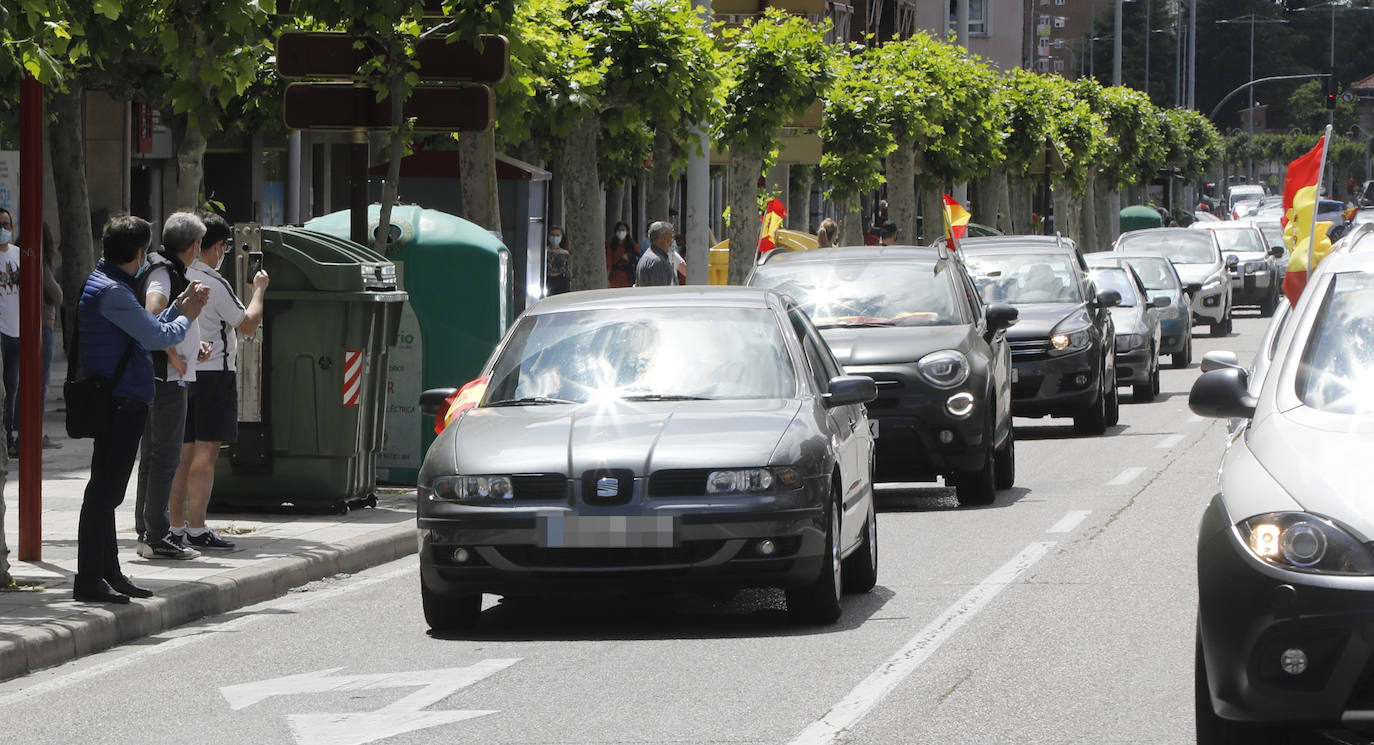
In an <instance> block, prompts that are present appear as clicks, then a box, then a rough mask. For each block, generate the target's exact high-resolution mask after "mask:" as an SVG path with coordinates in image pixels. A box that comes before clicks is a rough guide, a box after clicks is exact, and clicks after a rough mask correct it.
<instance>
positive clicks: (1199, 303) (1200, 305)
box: [1192, 282, 1231, 326]
mask: <svg viewBox="0 0 1374 745" xmlns="http://www.w3.org/2000/svg"><path fill="white" fill-rule="evenodd" d="M1230 289H1231V288H1230V285H1229V284H1227V283H1225V282H1223V283H1221V284H1219V285H1217V286H1216V287H1214V288H1212V289H1210V290H1199V291H1198V294H1197V297H1195V298H1193V302H1192V305H1193V308H1192V310H1193V325H1194V326H1199V325H1204V324H1212V323H1221V322H1222V321H1224V320H1226V314H1227V313H1228V312H1229V311H1230V306H1231V304H1230V303H1229V302H1227V295H1228V294H1230Z"/></svg>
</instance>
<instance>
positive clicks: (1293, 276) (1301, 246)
mask: <svg viewBox="0 0 1374 745" xmlns="http://www.w3.org/2000/svg"><path fill="white" fill-rule="evenodd" d="M1330 134H1331V128H1330V127H1327V133H1326V134H1325V135H1323V136H1322V137H1321V139H1319V140H1317V144H1316V145H1314V146H1312V149H1311V150H1308V151H1307V152H1306V153H1305V154H1303V155H1301V156H1299V157H1298V158H1297V159H1296V160H1294V161H1293V162H1291V163H1289V164H1288V171H1287V173H1286V174H1285V175H1284V179H1283V219H1282V220H1281V222H1282V223H1283V240H1284V243H1286V244H1287V245H1288V247H1289V249H1290V250H1291V253H1290V254H1289V256H1288V273H1287V274H1286V275H1285V276H1284V279H1283V294H1284V295H1285V296H1287V297H1288V302H1289V303H1292V304H1294V305H1296V304H1297V302H1298V298H1299V297H1300V296H1301V295H1302V290H1303V288H1304V287H1306V286H1307V278H1308V276H1309V275H1310V274H1311V272H1312V270H1313V269H1314V268H1316V266H1317V264H1318V263H1319V262H1320V261H1321V260H1322V259H1323V258H1325V257H1326V255H1327V254H1328V253H1330V252H1331V239H1330V237H1328V236H1327V234H1326V231H1327V230H1328V229H1329V228H1330V227H1331V223H1329V222H1316V221H1315V218H1316V212H1317V206H1318V204H1319V200H1318V198H1317V190H1318V188H1319V186H1320V184H1321V180H1322V167H1323V165H1324V163H1325V162H1326V142H1327V137H1329V136H1330Z"/></svg>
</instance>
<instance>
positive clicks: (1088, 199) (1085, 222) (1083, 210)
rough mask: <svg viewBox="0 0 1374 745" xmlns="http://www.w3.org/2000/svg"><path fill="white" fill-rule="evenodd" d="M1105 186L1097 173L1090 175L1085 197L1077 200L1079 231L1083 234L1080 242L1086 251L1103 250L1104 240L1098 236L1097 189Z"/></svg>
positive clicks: (1084, 193)
mask: <svg viewBox="0 0 1374 745" xmlns="http://www.w3.org/2000/svg"><path fill="white" fill-rule="evenodd" d="M1105 188H1106V184H1105V183H1104V182H1102V180H1101V179H1100V178H1098V177H1097V176H1095V175H1093V176H1089V177H1088V185H1087V187H1086V190H1085V191H1084V192H1083V198H1082V199H1079V200H1076V201H1077V202H1078V204H1079V205H1080V206H1079V208H1078V212H1079V219H1078V225H1079V228H1078V232H1079V234H1080V235H1082V236H1083V237H1082V238H1081V239H1079V241H1078V243H1079V245H1081V246H1082V247H1083V251H1084V252H1088V251H1101V250H1102V242H1101V240H1099V239H1098V237H1097V191H1098V189H1105Z"/></svg>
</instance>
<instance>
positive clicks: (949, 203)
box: [942, 194, 972, 251]
mask: <svg viewBox="0 0 1374 745" xmlns="http://www.w3.org/2000/svg"><path fill="white" fill-rule="evenodd" d="M942 196H943V198H944V200H945V240H946V241H948V242H949V246H950V248H951V249H953V250H955V251H958V250H959V241H961V240H963V238H964V233H966V232H968V221H969V218H970V217H972V215H970V214H969V213H968V210H966V209H964V205H962V204H959V200H957V199H955V198H954V197H951V196H950V195H948V194H944V195H942Z"/></svg>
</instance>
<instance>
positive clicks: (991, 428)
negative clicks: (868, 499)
mask: <svg viewBox="0 0 1374 745" xmlns="http://www.w3.org/2000/svg"><path fill="white" fill-rule="evenodd" d="M749 283H750V284H752V285H759V286H763V287H771V288H773V289H775V290H777V291H778V292H781V293H783V294H784V295H787V296H789V297H792V298H794V299H795V300H796V301H797V303H798V304H799V305H800V306H801V307H802V308H803V309H805V310H806V312H807V314H808V315H810V316H811V319H812V320H813V321H814V322H815V323H816V326H817V327H818V328H819V329H820V330H821V334H822V335H823V336H824V337H825V340H826V342H828V343H829V345H830V348H831V349H832V350H833V351H834V352H835V356H836V357H837V358H838V359H839V361H840V363H841V364H843V365H844V368H845V371H846V372H847V373H849V374H851V375H863V376H867V377H869V378H872V379H873V380H874V381H875V382H876V383H877V384H878V398H877V399H876V400H874V401H872V402H870V403H869V404H868V406H867V408H868V416H869V422H870V425H871V426H873V427H874V430H875V433H876V434H877V435H878V438H877V459H878V463H877V479H878V480H879V481H933V480H935V477H937V476H943V477H944V478H945V481H946V483H949V484H951V485H953V486H954V487H955V488H956V490H957V492H958V496H959V501H960V503H962V504H966V505H974V504H989V503H991V502H992V501H993V499H994V498H995V497H996V492H997V490H998V489H1010V488H1011V486H1012V484H1013V483H1014V482H1015V478H1016V476H1015V473H1016V464H1015V457H1016V456H1015V435H1014V433H1013V431H1012V422H1011V352H1010V348H1009V347H1008V346H1007V341H1006V334H1005V330H1006V329H1007V327H1008V326H1010V325H1011V324H1012V323H1014V322H1015V319H1016V313H1017V311H1016V309H1015V308H1012V307H1011V306H1009V305H992V306H984V305H983V302H982V300H981V299H980V298H979V296H978V294H977V292H976V291H975V290H974V287H973V285H972V283H971V282H970V280H969V278H968V273H967V272H966V271H965V270H964V267H963V264H962V263H961V262H960V261H959V260H958V259H956V258H953V257H948V256H947V257H946V258H943V259H942V258H941V257H940V256H939V255H938V254H937V251H936V250H935V249H931V248H916V247H910V246H888V247H854V248H830V249H820V250H816V251H805V252H800V253H793V254H787V255H782V256H776V257H773V258H770V259H769V260H768V261H767V262H766V263H764V264H762V265H760V266H758V267H756V268H755V269H754V274H753V276H752V277H751V278H750V280H749Z"/></svg>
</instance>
